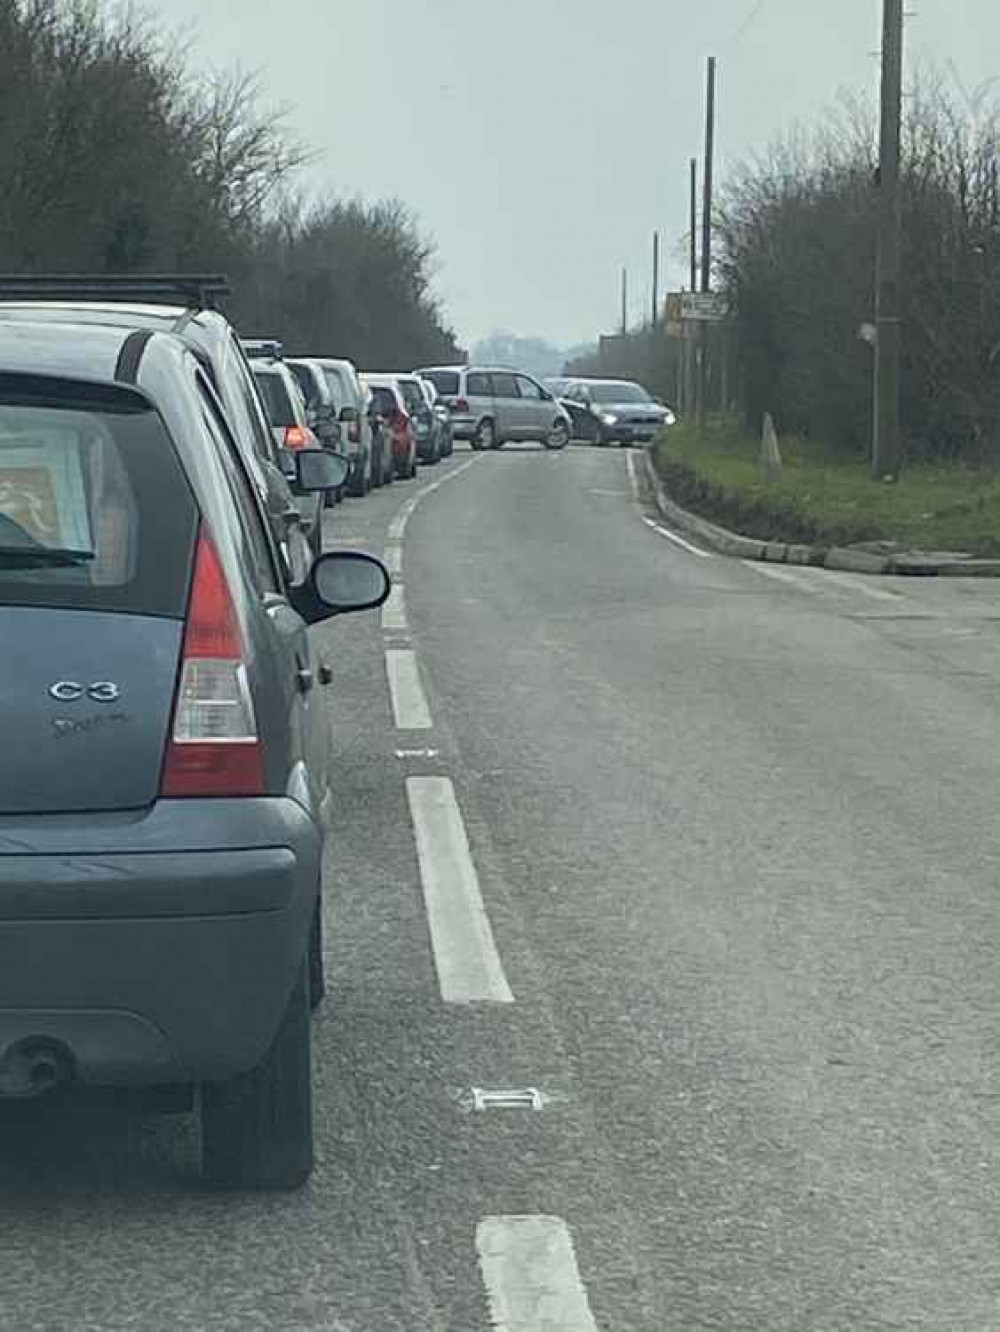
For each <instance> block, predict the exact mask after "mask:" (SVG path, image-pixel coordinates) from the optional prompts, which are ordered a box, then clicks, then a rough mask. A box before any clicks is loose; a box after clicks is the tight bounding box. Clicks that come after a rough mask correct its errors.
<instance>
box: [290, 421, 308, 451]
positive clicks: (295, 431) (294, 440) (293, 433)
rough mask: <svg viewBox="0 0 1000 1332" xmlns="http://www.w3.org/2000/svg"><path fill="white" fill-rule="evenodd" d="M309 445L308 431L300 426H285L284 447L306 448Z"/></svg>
mask: <svg viewBox="0 0 1000 1332" xmlns="http://www.w3.org/2000/svg"><path fill="white" fill-rule="evenodd" d="M308 447H309V432H308V431H307V430H303V429H302V427H301V426H297V425H293V426H285V448H286V449H307V448H308Z"/></svg>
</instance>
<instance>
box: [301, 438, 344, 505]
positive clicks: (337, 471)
mask: <svg viewBox="0 0 1000 1332" xmlns="http://www.w3.org/2000/svg"><path fill="white" fill-rule="evenodd" d="M294 457H295V481H296V484H297V485H298V487H299V489H300V490H304V491H305V492H306V493H307V494H312V493H314V492H315V491H318V490H339V489H340V487H341V486H342V485H343V484H344V482H345V481H346V480H347V478H348V477H349V476H350V474H351V465H350V463H349V462H348V461H347V459H346V458H345V457H344V456H343V454H341V453H334V452H332V451H331V450H330V449H299V450H298V452H297V453H295V455H294Z"/></svg>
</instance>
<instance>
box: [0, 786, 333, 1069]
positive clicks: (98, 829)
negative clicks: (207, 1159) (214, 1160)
mask: <svg viewBox="0 0 1000 1332" xmlns="http://www.w3.org/2000/svg"><path fill="white" fill-rule="evenodd" d="M206 806H208V807H209V808H208V809H206ZM220 830H224V831H225V833H226V844H225V845H222V844H220V843H221V838H220ZM233 847H236V848H238V849H235V850H234V849H232V848H233ZM321 853H322V833H321V830H320V829H319V828H318V827H317V825H316V824H315V823H314V821H313V820H312V819H311V818H310V817H309V815H308V814H307V813H306V812H305V811H304V810H303V809H302V808H301V806H299V805H298V804H297V803H296V802H294V801H292V800H278V799H273V800H272V799H265V800H250V801H239V802H236V801H233V802H229V801H211V802H209V801H205V802H194V801H192V802H184V801H164V802H161V803H160V804H159V805H158V806H156V807H154V809H153V810H152V811H150V812H149V813H148V815H145V816H136V817H134V818H133V819H131V820H129V819H127V818H125V817H124V816H117V818H107V819H102V818H99V817H98V818H94V819H92V820H91V826H90V827H89V828H87V827H81V826H80V822H79V821H78V820H72V821H70V820H67V819H63V818H59V817H55V816H53V817H47V818H39V819H35V820H32V821H28V820H25V819H20V820H18V821H17V824H16V826H15V821H14V820H13V819H0V1094H3V1093H5V1092H6V1093H7V1094H19V1093H21V1092H23V1090H24V1089H23V1088H20V1087H19V1086H18V1085H17V1082H16V1066H17V1063H18V1055H19V1052H20V1051H22V1050H23V1049H24V1048H25V1047H26V1046H32V1047H42V1048H45V1049H48V1050H51V1051H55V1052H56V1053H57V1054H58V1056H59V1059H60V1060H61V1061H62V1066H63V1068H64V1070H65V1071H66V1072H67V1074H68V1075H70V1076H72V1077H74V1078H76V1079H79V1080H80V1081H82V1082H87V1083H94V1084H102V1085H113V1086H114V1085H116V1086H143V1085H155V1084H163V1083H188V1082H202V1081H216V1080H222V1079H226V1078H229V1077H232V1076H235V1075H236V1074H237V1073H239V1072H242V1071H244V1070H246V1069H248V1068H251V1067H253V1066H254V1065H255V1064H256V1063H258V1062H259V1061H260V1059H261V1058H262V1056H263V1055H264V1053H265V1051H266V1050H267V1048H268V1046H269V1045H270V1043H271V1041H272V1040H273V1038H274V1033H275V1032H276V1031H277V1028H278V1024H279V1022H280V1020H281V1017H282V1014H283V1012H284V1009H285V1006H286V1003H287V999H288V995H289V994H290V992H291V989H292V985H293V983H294V981H295V977H296V975H297V973H298V969H299V967H300V965H301V961H302V958H303V955H304V952H305V948H306V944H307V941H308V937H309V928H310V924H311V921H312V916H313V912H314V908H315V903H316V894H317V889H318V885H319V881H320V860H321Z"/></svg>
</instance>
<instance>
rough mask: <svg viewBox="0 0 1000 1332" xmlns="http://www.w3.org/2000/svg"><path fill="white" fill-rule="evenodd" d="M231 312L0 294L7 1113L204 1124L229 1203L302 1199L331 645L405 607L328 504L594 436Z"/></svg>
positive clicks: (1, 1093)
mask: <svg viewBox="0 0 1000 1332" xmlns="http://www.w3.org/2000/svg"><path fill="white" fill-rule="evenodd" d="M225 291H226V287H225V282H224V280H222V279H218V278H214V277H190V276H170V275H161V276H153V277H135V278H132V277H124V278H116V277H109V276H99V277H94V278H86V277H73V276H67V277H47V278H21V277H0V644H2V649H3V650H2V651H0V747H2V750H3V753H4V757H5V762H4V763H3V764H2V765H0V1097H5V1096H6V1097H15V1098H23V1097H30V1096H35V1095H39V1094H42V1093H46V1092H50V1091H53V1090H55V1089H57V1088H70V1087H73V1086H76V1085H100V1086H107V1087H112V1088H120V1089H124V1090H126V1091H128V1092H129V1094H130V1095H134V1094H136V1093H140V1094H141V1095H142V1096H143V1098H145V1099H146V1100H147V1101H148V1103H150V1104H152V1105H153V1106H156V1107H159V1108H160V1109H164V1108H171V1109H182V1110H183V1109H187V1110H196V1111H197V1114H198V1116H199V1125H200V1132H201V1148H202V1167H203V1173H204V1176H205V1178H206V1179H208V1180H210V1181H211V1182H213V1183H214V1184H216V1185H218V1186H221V1187H227V1188H257V1189H288V1188H295V1187H298V1186H299V1185H301V1184H302V1183H303V1182H304V1181H305V1180H306V1179H307V1178H308V1176H309V1174H310V1171H311V1169H312V1159H313V1158H312V1100H311V1096H312V1065H311V1035H310V1013H311V1010H312V1009H313V1008H315V1006H316V1005H317V1004H318V1003H319V1002H320V1001H321V999H322V997H323V993H324V977H323V947H322V918H323V917H322V891H323V876H322V869H321V866H322V863H323V853H324V846H325V843H326V839H327V835H328V830H329V827H330V811H331V790H332V786H331V762H330V727H329V723H328V719H327V712H326V705H325V702H324V696H323V689H324V687H325V686H326V685H328V684H329V683H330V681H331V678H332V677H331V674H330V672H329V669H328V667H327V666H326V664H325V662H324V660H323V658H322V654H321V653H320V651H319V648H318V645H317V640H316V638H315V637H314V636H312V635H311V634H310V633H309V632H308V630H309V627H310V626H312V625H316V624H319V623H320V622H323V621H327V620H331V619H333V618H334V617H336V616H338V615H343V614H347V613H350V612H356V611H362V610H370V609H375V608H377V607H378V606H380V605H382V604H383V603H384V601H385V600H386V598H387V597H388V595H389V591H390V579H389V575H388V573H387V571H386V569H385V568H384V566H383V565H382V564H381V562H380V561H379V560H377V559H375V558H373V557H372V556H370V555H366V554H364V553H363V552H359V551H346V550H336V551H332V552H329V553H324V552H323V524H322V516H323V508H324V506H325V505H327V504H331V503H337V502H338V500H339V499H340V498H341V497H342V496H343V494H344V493H345V491H346V492H347V493H350V494H353V495H359V496H360V495H364V494H366V493H367V492H368V490H369V489H371V487H373V486H379V485H386V484H389V483H390V482H392V481H394V480H396V479H400V480H402V479H408V478H412V477H413V476H414V475H415V474H416V471H417V466H418V464H419V463H421V462H423V463H428V464H433V463H435V462H437V461H438V460H439V459H440V458H442V457H446V456H448V455H449V454H450V453H451V451H452V449H453V442H454V439H455V438H456V437H458V438H466V439H469V440H471V442H472V445H473V447H474V448H479V449H483V448H498V447H500V446H501V445H502V444H504V443H505V442H506V441H507V440H518V439H540V440H542V442H543V443H544V444H545V445H546V447H548V448H562V447H564V446H565V445H566V443H567V442H568V440H569V438H570V435H571V433H572V417H571V414H570V410H569V408H568V407H567V406H566V405H564V402H563V401H560V400H559V399H557V397H556V395H555V394H554V393H553V392H552V391H551V390H550V389H548V388H546V387H545V386H543V385H542V384H540V383H539V382H538V381H537V380H534V379H533V378H532V377H531V376H529V375H524V374H520V373H517V372H513V371H507V370H498V369H493V368H490V367H483V368H479V367H467V366H462V367H431V368H428V369H426V370H418V371H414V372H410V373H372V374H359V373H358V371H357V369H356V368H355V366H354V365H353V364H352V363H351V362H350V361H347V360H343V359H337V358H330V357H325V356H316V357H311V356H303V357H295V358H290V359H286V357H285V356H284V354H283V351H282V348H281V346H280V344H279V343H278V342H276V341H274V340H266V341H261V340H256V341H253V340H245V341H241V339H240V338H239V337H238V336H237V333H236V332H235V330H234V329H233V328H232V326H231V325H230V323H229V322H228V320H227V319H226V318H225V316H224V315H223V314H222V313H221V312H220V311H219V309H218V308H217V305H218V300H219V298H220V297H221V296H222V295H223V294H225ZM591 400H592V401H598V400H600V399H599V395H595V394H593V393H591ZM569 401H571V399H570V398H569V397H566V398H565V402H569ZM616 410H617V409H616Z"/></svg>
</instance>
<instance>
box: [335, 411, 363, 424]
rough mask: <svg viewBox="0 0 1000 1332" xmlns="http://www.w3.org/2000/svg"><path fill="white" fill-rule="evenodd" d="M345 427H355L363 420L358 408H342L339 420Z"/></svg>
mask: <svg viewBox="0 0 1000 1332" xmlns="http://www.w3.org/2000/svg"><path fill="white" fill-rule="evenodd" d="M338 419H339V420H340V421H341V422H342V423H343V424H344V425H354V424H355V423H356V422H357V421H360V420H361V413H360V412H359V411H358V409H357V407H341V409H340V417H339V418H338Z"/></svg>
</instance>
